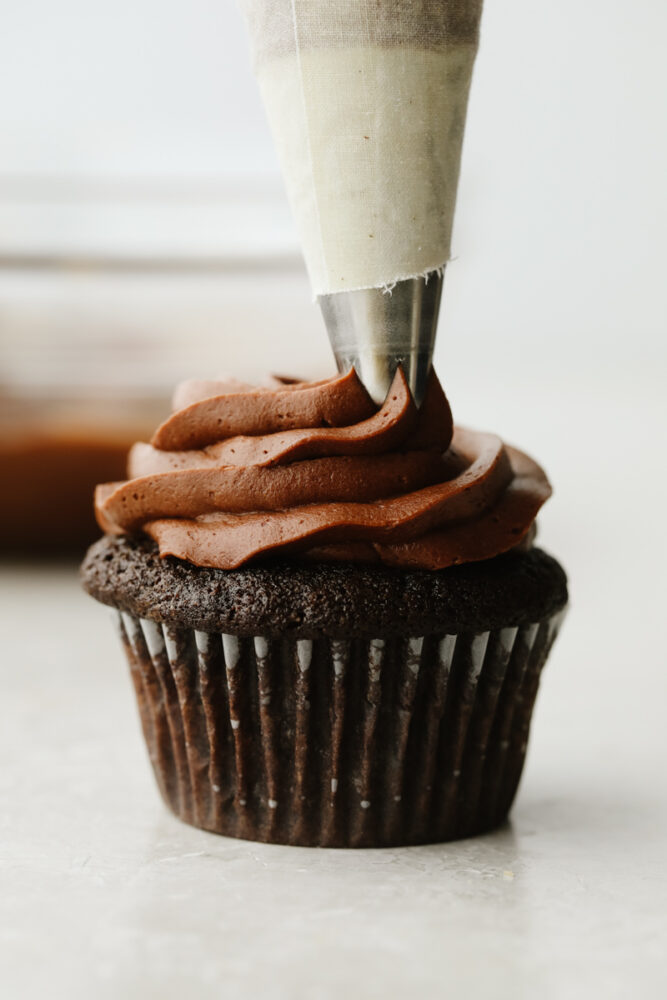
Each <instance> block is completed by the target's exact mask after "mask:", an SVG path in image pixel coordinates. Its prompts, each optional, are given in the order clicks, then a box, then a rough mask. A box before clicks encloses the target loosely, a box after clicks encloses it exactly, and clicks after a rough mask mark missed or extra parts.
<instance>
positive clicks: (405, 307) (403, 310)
mask: <svg viewBox="0 0 667 1000" xmlns="http://www.w3.org/2000/svg"><path fill="white" fill-rule="evenodd" d="M442 283H443V274H442V272H439V271H433V272H431V273H430V274H429V275H428V277H427V278H408V279H407V280H405V281H398V282H397V283H396V284H395V285H394V287H393V288H392V290H391V291H390V292H389V291H383V290H382V289H381V288H364V289H361V290H360V291H356V292H335V293H333V294H331V295H320V296H319V297H318V302H319V304H320V308H321V310H322V315H323V317H324V322H325V324H326V328H327V332H328V334H329V340H330V342H331V347H332V349H333V352H334V355H335V358H336V364H337V365H338V370H339V371H341V372H346V371H349V369H350V368H352V367H354V368H355V369H356V371H357V375H358V376H359V378H360V379H361V381H362V382H363V383H364V385H365V386H366V388H367V389H368V391H369V393H370V394H371V396H372V397H373V399H374V400H375V402H376V403H378V405H381V404H382V403H383V402H384V400H385V397H386V395H387V392H388V391H389V386H390V385H391V382H392V379H393V377H394V374H395V372H396V369H397V368H398V366H399V365H402V367H403V372H404V374H405V377H406V378H407V380H408V384H409V386H410V389H411V391H412V395H413V397H414V399H415V402H416V403H417V405H418V406H420V405H421V403H422V401H423V399H424V393H425V392H426V383H427V380H428V374H429V371H430V370H431V360H432V358H433V347H434V344H435V332H436V328H437V325H438V310H439V308H440V298H441V294H442Z"/></svg>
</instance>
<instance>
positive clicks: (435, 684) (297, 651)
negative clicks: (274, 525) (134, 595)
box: [118, 611, 564, 847]
mask: <svg viewBox="0 0 667 1000" xmlns="http://www.w3.org/2000/svg"><path fill="white" fill-rule="evenodd" d="M563 614H564V612H563V611H561V612H559V613H558V614H555V615H553V616H551V617H550V618H548V619H546V620H545V621H543V622H540V623H535V624H531V625H524V626H521V627H512V628H501V629H497V630H494V631H489V632H483V633H481V634H470V633H459V634H457V635H428V636H417V637H410V638H396V637H393V636H392V637H387V638H377V639H371V640H370V641H368V640H363V639H350V640H341V639H329V638H323V637H322V638H316V639H306V638H300V639H293V638H282V639H269V638H265V637H263V636H255V637H250V638H248V637H239V636H234V635H227V634H225V635H221V634H220V633H209V632H201V631H196V630H194V629H190V628H183V627H180V626H177V625H171V624H163V625H161V624H158V623H156V622H153V621H149V620H147V619H139V618H135V617H133V616H132V615H130V614H128V613H126V612H121V613H119V616H118V617H119V622H120V631H121V636H122V639H123V642H124V645H125V649H126V652H127V656H128V660H129V664H130V670H131V674H132V679H133V682H134V687H135V691H136V695H137V702H138V705H139V714H140V717H141V724H142V728H143V732H144V737H145V739H146V744H147V746H148V750H149V755H150V759H151V763H152V765H153V770H154V771H155V776H156V779H157V783H158V786H159V789H160V792H161V793H162V796H163V798H164V799H165V801H166V803H167V804H168V805H169V807H170V808H171V809H172V810H173V812H174V813H175V814H176V815H177V816H179V817H180V818H181V819H182V820H184V821H185V822H187V823H191V824H193V825H195V826H198V827H201V828H203V829H206V830H211V831H214V832H216V833H221V834H225V835H227V836H232V837H243V838H247V839H252V840H261V841H268V842H272V843H283V844H300V845H304V846H316V845H317V846H323V847H368V846H373V847H379V846H390V845H400V844H418V843H427V842H436V841H444V840H452V839H455V838H459V837H465V836H470V835H473V834H476V833H481V832H483V831H485V830H489V829H492V828H493V827H495V826H497V825H498V824H500V823H501V822H502V821H503V820H504V819H505V817H506V816H507V813H508V811H509V809H510V806H511V804H512V801H513V799H514V795H515V793H516V789H517V786H518V783H519V778H520V776H521V771H522V768H523V762H524V759H525V754H526V746H527V741H528V733H529V726H530V717H531V714H532V708H533V704H534V701H535V697H536V694H537V688H538V684H539V677H540V672H541V669H542V666H543V664H544V662H545V660H546V657H547V655H548V652H549V649H550V647H551V644H552V643H553V641H554V639H555V637H556V634H557V632H558V628H559V626H560V623H561V620H562V618H563Z"/></svg>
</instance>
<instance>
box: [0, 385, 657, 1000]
mask: <svg viewBox="0 0 667 1000" xmlns="http://www.w3.org/2000/svg"><path fill="white" fill-rule="evenodd" d="M505 381H506V383H507V384H506V385H505V386H504V388H503V390H502V391H501V390H500V388H499V387H498V386H497V385H496V386H495V388H494V385H495V383H493V382H489V383H487V384H485V383H484V382H482V383H481V384H480V386H479V388H480V394H479V398H478V399H470V400H468V401H467V402H466V401H465V400H463V401H462V402H463V403H465V404H466V405H467V406H468V407H469V408H470V409H471V410H473V409H474V410H475V412H476V413H478V415H479V416H480V423H487V424H488V423H489V422H490V417H491V416H492V415H495V417H496V420H495V421H494V422H495V424H496V426H497V425H498V423H499V422H500V423H501V424H503V426H502V427H501V429H502V430H503V431H504V432H505V433H507V434H508V436H509V435H510V434H512V436H513V438H514V439H516V440H520V441H521V442H522V443H525V444H526V445H527V446H531V447H533V448H534V450H535V451H536V452H537V453H538V454H539V455H540V456H541V457H543V458H544V459H545V462H546V464H547V467H548V469H549V471H550V473H551V474H552V477H553V479H554V480H555V482H556V483H557V486H558V491H557V494H556V498H555V499H554V500H553V501H551V503H550V504H549V505H548V507H547V510H546V511H545V514H544V517H543V518H542V528H543V531H542V538H543V541H544V543H545V545H546V546H547V547H549V548H551V549H552V550H553V551H555V552H557V553H558V554H559V556H561V558H562V560H563V562H564V563H565V565H566V566H567V568H568V570H569V572H570V575H571V582H572V608H571V613H570V616H569V619H568V620H567V621H566V622H565V625H564V628H563V631H562V634H561V637H560V639H559V641H558V643H557V644H556V647H555V649H554V652H553V655H552V657H551V659H550V662H549V664H548V667H547V670H546V674H545V676H544V681H543V686H542V690H541V692H540V696H539V699H538V705H537V712H536V717H535V720H534V729H533V736H532V740H531V746H530V748H529V753H528V764H527V769H526V773H525V777H524V780H523V783H522V786H521V788H520V791H519V797H518V801H517V804H516V808H515V809H514V813H513V819H512V824H511V826H509V827H508V828H507V829H504V830H502V831H500V832H499V833H496V834H493V835H490V836H486V837H482V838H479V839H476V840H470V841H467V842H463V843H459V844H450V845H443V846H433V847H423V848H411V849H406V850H384V851H366V852H339V851H318V850H302V849H293V848H281V847H267V846H262V845H257V844H252V843H244V842H236V841H233V840H225V839H222V838H219V837H216V836H214V835H211V834H206V833H202V832H199V831H197V830H195V829H191V828H188V827H186V826H184V825H182V824H180V823H179V822H178V821H177V820H175V819H173V818H172V817H171V816H170V815H169V814H168V813H167V812H166V810H165V808H164V807H163V805H162V803H161V801H160V800H159V798H158V794H157V792H156V789H155V787H154V784H153V779H152V776H151V774H150V773H149V766H148V761H147V758H146V754H145V751H144V747H143V744H142V740H141V737H140V733H139V724H138V720H137V717H136V711H135V708H134V704H133V694H132V690H131V686H130V681H129V677H128V674H127V668H126V666H125V664H124V661H123V657H122V653H121V649H120V646H119V643H118V641H117V638H116V636H115V634H114V631H113V629H112V625H111V622H110V621H109V620H108V617H109V616H108V613H107V612H106V611H105V609H103V608H100V607H99V606H98V605H95V604H94V603H93V602H92V601H90V600H89V599H88V598H87V597H85V595H83V594H82V593H81V592H80V591H79V589H78V585H77V581H76V577H75V571H74V569H73V568H66V567H61V568H57V567H55V568H54V567H52V568H48V567H41V568H39V567H33V568H31V567H26V566H23V567H10V566H5V567H4V568H3V569H2V573H1V577H0V582H1V587H2V593H1V594H0V601H1V603H0V609H1V614H2V618H3V621H2V633H3V657H2V664H1V666H0V670H1V671H2V693H3V694H2V714H3V717H4V718H3V723H2V728H1V730H0V753H1V761H0V789H1V792H0V830H1V835H0V842H1V845H2V846H1V856H0V864H1V869H0V880H1V885H2V890H1V892H0V928H1V931H0V933H1V936H0V969H1V970H2V971H1V973H0V981H1V989H2V995H3V997H7V998H8V1000H14V998H21V1000H32V998H37V997H43V996H48V997H66V998H68V1000H78V998H86V1000H87V998H89V997H99V998H114V1000H115V998H117V997H124V998H129V1000H134V998H136V1000H149V998H153V997H155V998H160V1000H171V998H179V1000H180V998H182V997H197V998H199V997H202V998H209V997H211V998H214V997H215V998H217V997H234V998H236V997H240V998H243V1000H245V998H248V1000H264V998H267V1000H273V998H276V1000H278V998H280V1000H282V998H285V1000H288V998H289V1000H301V998H303V1000H310V998H322V1000H329V998H331V1000H333V998H338V997H339V996H341V995H343V996H349V997H354V998H356V997H363V998H366V997H371V998H374V997H378V998H380V997H381V998H383V1000H384V998H388V1000H391V998H394V997H395V998H397V1000H398V998H401V1000H403V998H405V997H409V996H419V997H423V998H425V1000H431V998H433V1000H435V998H440V997H443V996H453V997H464V998H466V1000H468V998H482V997H493V998H494V1000H505V998H507V1000H520V998H526V1000H528V998H530V1000H532V998H535V997H540V998H545V1000H552V998H558V1000H560V998H563V1000H571V998H574V1000H576V998H582V1000H583V998H586V1000H591V998H597V997H600V998H604V1000H609V998H624V1000H625V998H627V997H629V996H636V997H639V998H641V1000H652V998H656V1000H657V998H662V997H664V996H665V992H666V990H667V964H666V959H665V948H666V944H667V925H666V916H665V913H666V908H667V907H666V904H667V869H666V862H665V858H666V854H667V850H666V848H667V845H666V842H665V839H666V838H665V830H666V828H667V796H666V789H665V780H664V775H665V769H666V768H667V752H666V751H667V747H666V733H665V725H664V706H665V702H666V699H667V672H666V671H665V655H664V648H665V645H664V624H663V618H664V615H663V608H664V592H663V591H662V590H661V587H662V580H663V574H662V570H661V571H660V572H658V570H657V568H656V567H659V566H664V559H665V556H666V555H667V553H666V552H665V533H664V529H663V527H662V518H663V511H664V509H665V502H666V500H667V497H666V496H665V492H666V486H667V482H666V481H665V478H664V475H663V476H662V477H661V476H660V474H659V473H658V472H656V461H658V460H661V459H660V458H659V457H658V456H656V455H655V454H654V448H655V443H654V440H652V438H651V434H650V429H651V428H655V427H656V426H657V425H658V423H659V421H660V420H661V418H663V417H664V408H665V405H664V401H663V398H662V392H661V384H660V381H659V380H658V379H656V381H655V384H654V385H653V386H652V383H651V382H650V380H648V379H645V380H644V382H643V383H642V385H641V386H640V385H638V384H637V385H635V386H634V387H633V386H632V384H630V385H623V384H622V383H620V382H619V383H616V382H615V381H611V380H608V381H607V382H606V383H605V382H603V381H598V382H593V383H590V382H587V381H586V380H584V379H583V377H582V384H581V388H580V389H578V384H579V383H578V382H577V380H574V379H573V380H571V382H570V397H569V400H568V405H567V408H564V407H563V406H562V405H559V403H560V404H562V399H563V392H562V387H561V385H560V384H559V383H558V381H555V382H554V383H551V384H550V383H549V381H548V380H544V381H543V382H539V381H536V382H535V383H534V384H535V388H533V383H532V381H531V377H530V376H523V377H521V378H518V377H516V378H514V379H513V378H512V373H511V372H510V373H507V377H506V380H505ZM591 385H592V386H593V389H592V390H591V389H590V386H591ZM621 388H623V389H624V390H625V394H623V393H622V392H621ZM591 391H592V392H593V394H594V397H595V412H594V413H593V412H591V409H590V406H589V395H590V392H591ZM492 411H493V413H492ZM644 474H646V475H648V480H644V479H643V478H642V477H643V476H644ZM645 483H647V484H648V485H645Z"/></svg>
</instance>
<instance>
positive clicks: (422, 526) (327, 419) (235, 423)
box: [95, 369, 551, 570]
mask: <svg viewBox="0 0 667 1000" xmlns="http://www.w3.org/2000/svg"><path fill="white" fill-rule="evenodd" d="M128 474H129V477H130V478H129V479H128V480H127V481H126V482H122V483H106V484H104V485H102V486H99V487H98V488H97V492H96V496H95V508H96V514H97V519H98V522H99V524H100V526H101V527H102V529H103V530H104V531H107V532H109V533H111V534H126V533H127V534H131V533H133V532H144V533H146V534H147V535H149V536H150V537H151V538H153V539H154V540H155V541H156V542H157V543H158V546H159V549H160V553H161V555H163V556H167V555H171V556H177V557H178V558H180V559H184V560H187V561H188V562H190V563H193V564H195V565H197V566H213V567H218V568H220V569H235V568H236V567H239V566H242V565H244V564H246V563H248V562H250V561H252V560H256V559H258V558H261V557H267V556H271V555H278V554H289V555H290V556H296V557H299V558H308V559H314V558H315V559H323V560H349V559H353V560H358V561H363V562H383V563H387V564H390V565H395V566H410V567H415V568H423V569H430V570H437V569H443V568H445V567H447V566H452V565H455V564H457V563H462V562H474V561H477V560H480V559H488V558H490V557H492V556H495V555H499V554H500V553H502V552H506V551H508V550H509V549H512V548H515V547H516V546H518V545H521V544H524V545H525V544H529V543H530V540H531V538H532V529H533V523H534V520H535V515H536V514H537V511H538V510H539V508H540V507H541V506H542V504H543V503H544V501H545V500H546V499H547V498H548V497H549V495H550V493H551V488H550V486H549V483H548V481H547V479H546V476H545V475H544V472H543V471H542V469H541V468H540V467H539V466H538V465H537V464H536V463H535V462H534V461H533V460H532V459H530V458H529V457H528V456H527V455H524V454H523V453H522V452H520V451H518V450H516V449H515V448H510V447H509V446H506V445H503V443H502V441H501V440H500V439H499V438H498V437H496V436H495V435H493V434H482V433H478V432H475V431H469V430H464V429H462V428H456V429H455V428H454V427H453V424H452V414H451V410H450V408H449V403H448V402H447V398H446V396H445V394H444V392H443V390H442V388H441V386H440V383H439V381H438V379H437V377H436V375H435V373H432V374H431V378H430V381H429V385H428V389H427V393H426V398H425V400H424V403H423V405H422V407H421V409H420V410H419V411H418V410H417V408H416V407H415V404H414V402H413V399H412V396H411V394H410V390H409V388H408V385H407V382H406V380H405V377H404V375H403V373H402V371H401V370H400V369H399V371H398V372H397V373H396V377H395V378H394V382H393V384H392V387H391V389H390V391H389V393H388V395H387V398H386V400H385V402H384V404H383V406H382V407H380V408H379V409H378V408H377V407H376V405H375V404H374V403H373V401H372V400H371V398H370V397H369V395H368V393H367V392H366V390H365V389H364V387H363V385H362V384H361V382H360V381H359V379H358V377H357V375H356V373H355V372H354V371H353V370H352V371H350V372H348V374H346V375H342V376H336V377H335V378H330V379H325V380H323V381H320V382H295V381H294V380H288V379H284V380H282V379H273V380H272V383H271V385H270V387H266V388H262V387H255V386H248V385H244V384H243V383H239V382H233V381H229V382H187V383H184V384H183V386H181V387H179V389H178V390H177V392H176V396H175V412H174V413H172V415H171V416H170V417H169V419H168V420H166V421H165V422H164V423H163V424H162V425H161V426H160V427H158V429H157V431H156V432H155V434H154V436H153V439H152V441H151V443H150V444H146V443H139V444H136V445H135V446H134V447H133V448H132V450H131V452H130V457H129V468H128Z"/></svg>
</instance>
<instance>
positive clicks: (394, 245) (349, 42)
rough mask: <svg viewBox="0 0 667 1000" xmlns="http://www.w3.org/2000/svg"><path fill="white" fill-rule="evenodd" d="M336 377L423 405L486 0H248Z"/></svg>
mask: <svg viewBox="0 0 667 1000" xmlns="http://www.w3.org/2000/svg"><path fill="white" fill-rule="evenodd" d="M241 4H242V7H243V8H244V10H245V14H246V19H247V23H248V29H249V32H250V38H251V45H252V50H253V61H254V66H255V72H256V75H257V78H258V82H259V86H260V90H261V93H262V97H263V100H264V105H265V108H266V111H267V115H268V119H269V124H270V126H271V130H272V132H273V137H274V141H275V144H276V147H277V150H278V155H279V158H280V162H281V167H282V171H283V175H284V178H285V183H286V186H287V194H288V197H289V200H290V204H291V207H292V212H293V214H294V217H295V220H296V224H297V229H298V232H299V237H300V240H301V244H302V248H303V253H304V257H305V261H306V266H307V269H308V274H309V277H310V282H311V286H312V289H313V293H314V295H315V296H316V298H317V300H318V302H319V304H320V307H321V309H322V314H323V317H324V321H325V324H326V327H327V331H328V334H329V339H330V341H331V346H332V349H333V352H334V355H335V357H336V363H337V365H338V368H339V370H341V371H346V370H348V369H349V368H350V367H351V366H352V365H354V367H355V368H356V371H357V374H358V375H359V377H360V378H361V380H362V382H363V383H364V385H365V386H366V388H367V389H368V391H369V392H370V394H371V396H373V398H374V399H375V401H376V402H377V403H378V404H380V403H382V402H383V401H384V398H385V396H386V393H387V391H388V389H389V385H390V383H391V380H392V378H393V375H394V373H395V371H396V368H397V367H398V366H399V365H402V367H403V371H404V373H405V375H406V377H407V379H408V382H409V384H410V388H411V390H412V393H413V395H414V397H415V400H416V402H417V403H418V404H420V403H421V401H422V399H423V395H424V391H425V387H426V381H427V378H428V373H429V370H430V367H431V359H432V355H433V347H434V344H435V334H436V326H437V320H438V310H439V305H440V298H441V291H442V282H443V275H444V267H445V265H446V263H447V261H448V259H449V255H450V240H451V231H452V220H453V215H454V204H455V200H456V189H457V185H458V176H459V166H460V160H461V146H462V141H463V131H464V126H465V119H466V110H467V104H468V91H469V88H470V80H471V76H472V68H473V63H474V60H475V54H476V51H477V44H478V33H479V20H480V15H481V8H482V0H241Z"/></svg>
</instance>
